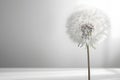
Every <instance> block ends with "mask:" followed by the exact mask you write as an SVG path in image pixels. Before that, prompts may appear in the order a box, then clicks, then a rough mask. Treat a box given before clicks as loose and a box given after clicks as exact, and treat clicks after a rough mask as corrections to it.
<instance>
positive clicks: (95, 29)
mask: <svg viewBox="0 0 120 80" xmlns="http://www.w3.org/2000/svg"><path fill="white" fill-rule="evenodd" d="M109 28H110V21H109V18H108V17H107V16H106V14H104V13H103V12H102V11H101V10H99V9H97V8H90V7H85V8H84V7H83V8H81V9H80V10H78V11H75V12H73V13H72V14H71V15H70V17H69V18H68V20H67V33H68V34H69V35H70V38H71V39H72V40H73V41H75V42H77V43H78V44H79V46H81V47H82V46H84V45H85V44H88V45H90V46H92V47H94V45H95V44H96V43H97V42H100V41H101V40H104V39H105V38H106V37H107V35H108V34H109V31H110V30H109Z"/></svg>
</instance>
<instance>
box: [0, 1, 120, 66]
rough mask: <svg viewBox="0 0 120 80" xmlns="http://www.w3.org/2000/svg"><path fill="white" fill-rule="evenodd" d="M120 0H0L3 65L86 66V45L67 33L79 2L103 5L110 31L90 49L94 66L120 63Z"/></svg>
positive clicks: (0, 44) (0, 56)
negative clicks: (72, 39)
mask: <svg viewBox="0 0 120 80" xmlns="http://www.w3.org/2000/svg"><path fill="white" fill-rule="evenodd" d="M119 3H120V2H119V0H0V67H40V68H45V67H47V68H48V67H50V68H51V67H52V68H56V67H58V68H64V67H70V68H72V67H74V68H77V67H86V66H87V57H86V50H85V48H79V47H77V44H76V43H74V42H73V41H71V40H70V38H69V36H68V35H67V34H66V27H65V24H66V19H67V17H68V16H69V14H70V13H71V12H72V10H73V9H74V8H75V7H76V6H78V5H79V4H89V5H93V6H95V7H97V8H100V9H102V10H103V11H104V12H105V13H106V14H107V15H108V16H109V17H110V19H111V25H112V26H111V27H112V30H111V34H110V36H109V38H108V39H106V40H105V41H104V42H102V43H101V44H99V45H98V46H97V48H96V50H94V49H91V54H90V56H91V66H92V67H120V62H119V60H120V36H119V35H120V31H119V30H120V9H119V7H120V5H119Z"/></svg>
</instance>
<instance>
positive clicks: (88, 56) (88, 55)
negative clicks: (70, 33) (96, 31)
mask: <svg viewBox="0 0 120 80" xmlns="http://www.w3.org/2000/svg"><path fill="white" fill-rule="evenodd" d="M86 47H87V60H88V80H90V54H89V45H88V44H86Z"/></svg>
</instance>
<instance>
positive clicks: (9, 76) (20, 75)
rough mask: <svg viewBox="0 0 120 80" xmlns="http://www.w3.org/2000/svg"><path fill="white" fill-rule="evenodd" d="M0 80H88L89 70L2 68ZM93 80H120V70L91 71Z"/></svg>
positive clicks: (95, 69)
mask: <svg viewBox="0 0 120 80" xmlns="http://www.w3.org/2000/svg"><path fill="white" fill-rule="evenodd" d="M0 80H87V69H85V68H1V69H0ZM91 80H120V69H111V68H106V69H103V68H102V69H101V68H94V69H91Z"/></svg>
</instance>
